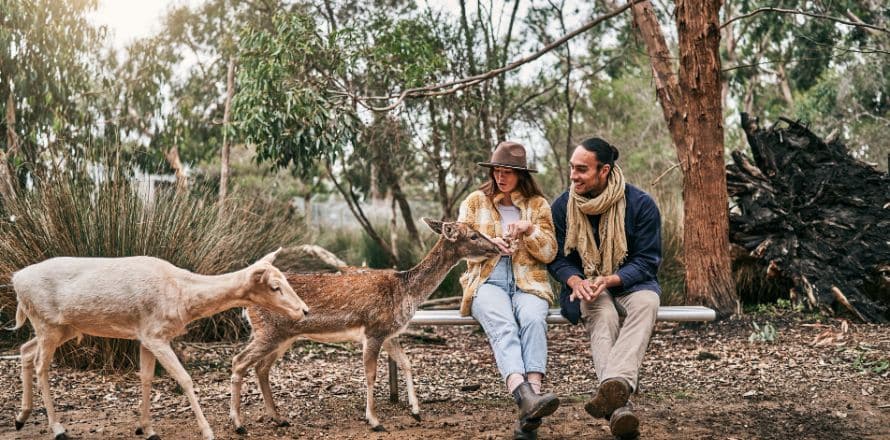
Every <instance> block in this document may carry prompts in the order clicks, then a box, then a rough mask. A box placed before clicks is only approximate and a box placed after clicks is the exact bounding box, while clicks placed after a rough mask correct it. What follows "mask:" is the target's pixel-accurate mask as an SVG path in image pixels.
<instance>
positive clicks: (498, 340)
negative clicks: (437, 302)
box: [471, 256, 549, 380]
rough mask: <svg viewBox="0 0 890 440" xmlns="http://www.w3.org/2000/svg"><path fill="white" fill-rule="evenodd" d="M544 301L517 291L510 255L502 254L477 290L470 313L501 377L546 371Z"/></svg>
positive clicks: (545, 310) (546, 306)
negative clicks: (488, 344) (485, 339)
mask: <svg viewBox="0 0 890 440" xmlns="http://www.w3.org/2000/svg"><path fill="white" fill-rule="evenodd" d="M548 308H549V305H548V304H547V301H545V300H543V299H541V298H539V297H537V296H535V295H532V294H529V293H525V292H523V291H521V290H519V289H518V288H517V287H516V281H515V279H514V278H513V264H512V260H511V258H510V257H506V256H505V257H501V259H500V261H498V264H497V265H496V266H495V268H494V270H493V271H492V273H491V276H489V277H488V280H487V281H485V284H483V285H482V286H480V287H479V290H477V291H476V297H475V298H473V306H472V309H471V313H472V315H473V318H476V321H479V324H481V325H482V328H483V329H484V330H485V334H486V335H488V341H489V342H490V343H491V350H492V351H493V352H494V359H495V361H496V362H497V364H498V370H500V372H501V376H502V377H503V378H504V380H506V379H507V376H509V375H510V374H513V373H518V374H522V375H525V374H526V373H541V374H544V373H546V371H545V370H546V369H547V311H548Z"/></svg>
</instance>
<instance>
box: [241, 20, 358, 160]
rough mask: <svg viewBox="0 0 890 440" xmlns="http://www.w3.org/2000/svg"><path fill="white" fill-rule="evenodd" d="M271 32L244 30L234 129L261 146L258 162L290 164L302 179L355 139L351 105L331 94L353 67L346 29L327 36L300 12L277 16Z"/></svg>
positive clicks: (355, 125)
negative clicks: (337, 81)
mask: <svg viewBox="0 0 890 440" xmlns="http://www.w3.org/2000/svg"><path fill="white" fill-rule="evenodd" d="M274 23H275V25H274V29H273V30H266V29H255V28H247V29H245V31H244V33H243V34H242V37H241V44H240V53H239V59H240V62H239V64H240V65H241V70H239V73H238V84H239V86H240V88H239V90H238V93H237V94H236V95H235V98H234V100H233V111H234V115H235V120H236V121H237V122H236V123H237V127H238V128H237V130H238V132H239V133H240V134H241V135H242V137H243V138H244V139H245V140H246V141H248V142H250V143H252V144H254V145H256V148H257V161H260V162H263V161H268V162H271V163H272V164H273V166H275V167H288V166H293V169H294V170H295V172H296V173H297V175H300V176H303V175H306V174H307V173H309V172H310V170H312V169H314V164H315V163H316V161H317V160H322V161H325V162H333V161H334V160H335V159H336V158H337V157H338V156H340V155H342V154H343V150H344V149H345V148H346V147H347V145H348V144H349V143H350V142H351V141H352V139H353V138H354V137H355V136H356V132H357V131H358V128H359V124H360V121H359V119H358V116H357V114H356V110H355V108H354V107H352V106H351V105H350V103H349V102H348V101H347V100H345V99H343V97H342V96H340V97H337V96H333V95H331V94H330V93H328V90H332V89H336V87H335V86H334V85H333V83H332V81H333V79H334V75H337V74H339V73H343V72H345V71H346V70H349V69H350V65H349V63H350V61H349V60H348V59H347V58H346V57H345V56H344V55H345V54H344V53H342V52H341V49H340V46H341V45H344V44H346V41H347V40H348V39H349V38H350V36H351V35H350V33H349V32H345V31H344V32H343V33H342V34H341V33H335V34H332V35H331V36H329V37H328V38H323V37H322V36H320V35H318V33H317V32H316V24H315V22H314V20H312V19H311V18H309V17H308V16H305V15H302V14H292V15H284V14H281V15H277V16H276V17H275V18H274Z"/></svg>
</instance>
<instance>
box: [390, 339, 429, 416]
mask: <svg viewBox="0 0 890 440" xmlns="http://www.w3.org/2000/svg"><path fill="white" fill-rule="evenodd" d="M397 338H398V336H393V337H392V338H390V339H388V340H387V341H386V342H385V343H384V344H383V348H384V350H386V352H387V353H389V355H390V357H392V359H393V360H394V361H395V362H396V365H398V366H399V369H400V370H402V374H404V375H405V385H406V387H407V389H408V403H409V404H410V405H411V417H414V420H417V421H420V404H419V403H418V402H417V393H416V392H415V391H414V378H413V377H412V376H411V361H409V360H408V356H406V355H405V351H404V350H402V345H401V344H400V343H399V340H398V339H397Z"/></svg>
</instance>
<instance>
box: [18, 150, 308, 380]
mask: <svg viewBox="0 0 890 440" xmlns="http://www.w3.org/2000/svg"><path fill="white" fill-rule="evenodd" d="M118 157H119V155H118V154H114V153H112V154H108V155H105V156H103V157H99V158H96V159H94V160H91V161H85V160H82V161H79V162H76V163H72V162H69V163H68V165H67V166H66V167H65V168H61V167H56V168H54V169H50V170H46V171H42V172H39V173H38V174H35V175H33V176H32V179H31V181H32V182H33V184H31V185H29V188H28V189H25V190H22V191H20V193H19V196H18V197H17V198H16V199H15V200H9V201H7V203H6V204H5V206H4V212H3V216H2V219H0V283H2V284H4V285H6V286H7V288H6V289H4V290H3V292H2V293H0V315H2V316H0V318H2V321H3V322H9V321H11V320H12V318H13V316H14V312H15V303H16V299H15V293H14V292H13V291H12V289H11V288H10V287H9V286H8V285H9V280H10V277H11V276H12V273H14V272H15V271H17V270H19V269H21V268H23V267H25V266H28V265H30V264H33V263H37V262H40V261H43V260H45V259H47V258H51V257H56V256H83V257H123V256H133V255H148V256H153V257H158V258H162V259H164V260H167V261H169V262H170V263H172V264H174V265H176V266H179V267H182V268H185V269H188V270H191V271H194V272H197V273H202V274H209V275H212V274H220V273H225V272H230V271H233V270H237V269H241V268H243V267H245V266H247V265H248V264H250V263H252V262H253V261H255V260H256V259H257V258H259V257H260V256H262V255H263V254H264V253H267V252H270V251H272V250H275V249H276V248H277V247H279V246H288V245H292V244H294V243H295V242H296V241H297V240H298V239H299V237H300V236H301V234H302V229H301V225H302V222H300V221H298V220H295V221H285V220H284V219H285V218H286V215H287V209H286V206H285V204H283V203H274V202H273V201H270V200H267V199H265V198H263V197H256V196H254V195H251V196H247V195H243V194H242V195H239V194H233V196H232V197H231V198H230V199H228V200H227V203H226V207H225V209H219V205H218V204H217V199H216V194H215V193H208V192H202V190H201V188H192V189H191V190H189V191H177V190H176V189H175V188H171V187H168V188H158V189H156V190H155V192H154V195H153V196H152V197H151V198H150V199H149V198H148V197H147V196H146V195H144V194H140V191H139V188H138V184H137V182H135V181H134V180H133V168H132V167H131V166H130V165H129V164H128V163H125V162H122V161H121V160H119V159H118ZM27 331H28V330H20V331H19V332H20V333H22V336H25V334H24V333H25V332H27ZM247 333H248V331H247V329H246V327H245V324H244V323H243V320H242V319H241V318H240V316H239V312H238V311H237V310H230V311H228V312H226V313H222V314H219V315H216V316H214V317H211V318H207V319H203V320H200V321H197V322H195V323H193V324H192V325H191V326H190V329H189V333H188V335H187V338H189V339H191V340H230V339H235V338H241V337H243V336H245V335H246V334H247ZM137 355H138V343H136V342H134V341H124V340H111V339H101V338H85V340H84V341H83V342H82V343H81V344H80V345H74V344H72V343H69V344H66V345H65V346H63V348H62V350H61V351H60V356H59V360H60V361H61V362H63V363H66V364H68V365H71V366H75V367H81V368H96V367H99V368H111V369H120V368H131V367H132V366H133V365H134V360H136V359H137Z"/></svg>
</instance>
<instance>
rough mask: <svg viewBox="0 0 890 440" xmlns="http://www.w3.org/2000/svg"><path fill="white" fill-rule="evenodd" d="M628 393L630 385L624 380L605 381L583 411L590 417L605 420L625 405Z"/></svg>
mask: <svg viewBox="0 0 890 440" xmlns="http://www.w3.org/2000/svg"><path fill="white" fill-rule="evenodd" d="M630 392H631V389H630V385H628V384H627V382H625V381H624V379H619V378H612V379H606V380H605V381H604V382H603V383H602V384H600V387H599V388H598V389H597V390H596V396H594V397H593V399H591V401H590V402H587V404H586V405H584V410H585V411H587V414H590V415H591V416H592V417H595V418H606V417H608V416H609V415H610V414H612V412H613V411H615V410H616V409H618V408H621V407H622V406H624V405H626V404H627V398H628V397H630Z"/></svg>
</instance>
